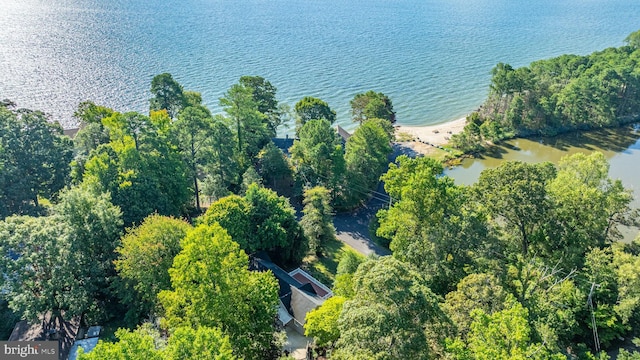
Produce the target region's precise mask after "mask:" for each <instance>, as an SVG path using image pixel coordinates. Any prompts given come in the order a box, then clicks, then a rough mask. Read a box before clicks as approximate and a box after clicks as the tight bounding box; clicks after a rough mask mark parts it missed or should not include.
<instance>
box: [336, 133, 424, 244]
mask: <svg viewBox="0 0 640 360" xmlns="http://www.w3.org/2000/svg"><path fill="white" fill-rule="evenodd" d="M400 155H407V156H409V157H416V156H418V154H417V153H416V152H415V151H414V150H413V149H412V148H411V147H410V146H407V144H402V143H394V144H393V153H392V154H391V156H390V157H389V161H390V162H393V161H395V159H396V158H397V157H398V156H400ZM385 171H386V170H385ZM388 199H389V195H387V193H386V192H385V191H384V185H383V183H382V182H380V183H379V184H378V188H377V189H376V193H375V196H374V197H373V198H372V199H371V200H369V202H368V203H367V204H366V205H365V206H363V207H361V208H359V209H357V210H355V211H353V212H348V213H340V214H336V215H335V217H334V218H333V226H335V228H336V237H337V238H338V240H340V241H343V242H345V243H347V244H348V245H350V246H351V247H352V248H354V249H356V250H357V251H358V252H360V253H361V254H363V255H365V256H368V255H370V254H377V255H380V256H384V255H389V254H391V252H390V251H389V250H388V249H385V248H383V247H380V246H378V245H377V244H376V243H374V242H373V241H372V240H371V236H370V234H369V223H370V221H371V219H373V217H374V216H375V215H376V212H378V210H380V209H381V208H383V207H384V206H387V205H388Z"/></svg>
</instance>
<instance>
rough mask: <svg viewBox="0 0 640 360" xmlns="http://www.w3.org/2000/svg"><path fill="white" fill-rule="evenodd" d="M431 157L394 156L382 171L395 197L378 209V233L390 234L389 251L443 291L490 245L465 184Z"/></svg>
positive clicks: (388, 188)
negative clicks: (386, 206)
mask: <svg viewBox="0 0 640 360" xmlns="http://www.w3.org/2000/svg"><path fill="white" fill-rule="evenodd" d="M441 174H442V164H441V163H440V162H438V161H436V160H434V159H432V158H416V159H410V158H408V157H407V156H400V157H398V158H397V164H391V165H389V171H387V173H386V174H384V175H383V176H382V180H383V181H384V183H385V185H384V187H385V190H386V191H387V193H388V194H389V196H390V197H391V198H392V200H393V201H394V203H393V205H392V206H391V207H390V208H389V209H386V210H385V209H383V210H380V211H379V212H378V214H377V217H378V220H379V224H380V226H379V228H378V230H377V232H376V234H377V235H378V236H381V237H383V238H386V239H390V240H391V243H390V249H391V250H392V251H393V256H394V257H395V258H397V259H399V260H401V261H406V262H409V263H411V264H413V265H414V266H416V267H417V268H419V269H420V270H422V271H423V272H424V274H425V276H426V277H427V278H428V280H429V284H430V288H431V289H432V290H433V291H435V292H436V293H438V294H441V295H444V294H446V293H447V292H449V291H451V290H453V287H454V285H455V284H456V283H457V282H458V281H459V280H460V279H462V278H463V277H465V276H466V275H467V274H468V271H469V269H472V268H473V267H474V266H475V262H476V258H478V257H480V256H481V255H482V254H483V252H484V251H485V248H488V246H489V245H490V244H491V242H492V241H491V240H492V238H491V237H490V236H489V234H488V230H487V223H486V220H485V217H484V215H483V213H482V212H481V211H479V210H478V209H477V208H476V206H475V204H474V202H473V201H471V196H470V195H469V192H468V190H467V189H466V188H464V187H461V186H456V185H455V184H454V183H453V179H451V178H449V177H446V176H441Z"/></svg>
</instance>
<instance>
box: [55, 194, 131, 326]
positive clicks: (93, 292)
mask: <svg viewBox="0 0 640 360" xmlns="http://www.w3.org/2000/svg"><path fill="white" fill-rule="evenodd" d="M52 213H53V218H54V219H55V221H58V222H61V223H63V224H66V226H67V227H68V229H69V231H68V234H67V237H68V238H67V241H68V242H69V248H68V251H69V253H68V254H67V255H66V256H67V257H68V260H67V261H69V268H68V269H67V270H66V271H68V272H69V273H70V274H71V275H72V276H73V279H74V281H76V282H78V284H80V285H79V286H81V288H82V290H83V291H84V293H85V295H84V297H86V300H85V301H89V304H88V306H87V308H85V309H83V310H84V313H85V315H86V318H87V320H95V321H99V320H105V318H108V317H109V316H110V314H109V313H108V312H109V310H110V309H112V308H110V307H109V306H110V305H111V304H113V303H115V298H116V296H115V294H113V293H112V290H111V288H112V286H113V284H114V282H115V279H116V272H115V268H114V265H113V261H114V260H115V249H116V247H117V246H118V245H119V243H120V241H119V240H120V235H121V233H122V225H123V223H122V212H121V211H120V209H119V208H118V207H117V206H115V205H113V204H112V203H111V199H110V196H109V194H104V193H103V194H96V193H95V192H93V191H91V189H88V188H84V187H73V188H71V189H69V190H66V191H64V192H62V193H61V195H60V202H59V203H58V204H56V205H55V206H54V207H53V209H52Z"/></svg>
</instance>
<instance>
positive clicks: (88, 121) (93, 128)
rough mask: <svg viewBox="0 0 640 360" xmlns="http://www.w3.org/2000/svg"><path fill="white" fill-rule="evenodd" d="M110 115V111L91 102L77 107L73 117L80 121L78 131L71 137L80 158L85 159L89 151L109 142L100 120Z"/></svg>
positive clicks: (85, 102)
mask: <svg viewBox="0 0 640 360" xmlns="http://www.w3.org/2000/svg"><path fill="white" fill-rule="evenodd" d="M112 115H113V110H112V109H109V108H107V107H104V106H100V105H96V104H95V103H93V102H91V101H84V102H81V103H80V104H79V105H78V109H77V110H76V111H75V112H74V113H73V117H75V118H76V119H77V120H79V121H80V129H79V130H78V132H77V133H76V135H75V136H74V137H73V143H74V146H75V149H76V151H78V154H79V155H80V156H82V157H86V156H88V155H89V153H90V152H91V150H93V149H95V148H97V147H98V146H100V145H102V144H106V143H108V142H109V132H108V129H107V128H105V127H104V125H102V119H104V118H107V117H110V116H112Z"/></svg>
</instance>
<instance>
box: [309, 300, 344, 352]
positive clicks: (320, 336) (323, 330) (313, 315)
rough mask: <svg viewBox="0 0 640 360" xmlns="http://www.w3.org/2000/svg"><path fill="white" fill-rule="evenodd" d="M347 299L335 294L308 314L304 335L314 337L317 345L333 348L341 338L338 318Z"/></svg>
mask: <svg viewBox="0 0 640 360" xmlns="http://www.w3.org/2000/svg"><path fill="white" fill-rule="evenodd" d="M346 300H347V299H345V298H343V297H342V296H333V297H331V298H329V299H328V300H327V301H325V302H324V303H323V304H322V306H320V307H319V308H317V309H315V310H312V311H310V312H309V313H308V314H307V317H306V322H305V324H304V335H305V336H309V337H313V339H314V341H315V342H316V345H317V346H320V347H329V348H331V347H332V346H333V344H334V343H335V342H336V341H337V340H338V339H339V338H340V330H339V328H338V318H339V317H340V313H341V312H342V307H343V305H344V302H345V301H346Z"/></svg>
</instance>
